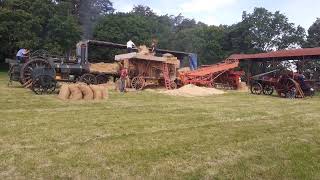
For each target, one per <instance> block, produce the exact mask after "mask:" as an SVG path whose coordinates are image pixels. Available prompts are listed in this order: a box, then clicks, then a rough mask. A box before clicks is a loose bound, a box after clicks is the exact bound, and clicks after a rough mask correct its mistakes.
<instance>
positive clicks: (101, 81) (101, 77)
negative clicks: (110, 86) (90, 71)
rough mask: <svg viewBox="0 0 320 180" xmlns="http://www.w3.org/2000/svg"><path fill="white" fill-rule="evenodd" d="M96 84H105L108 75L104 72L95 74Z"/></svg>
mask: <svg viewBox="0 0 320 180" xmlns="http://www.w3.org/2000/svg"><path fill="white" fill-rule="evenodd" d="M96 79H97V84H106V83H107V82H108V81H109V77H108V76H107V75H105V74H99V75H97V76H96Z"/></svg>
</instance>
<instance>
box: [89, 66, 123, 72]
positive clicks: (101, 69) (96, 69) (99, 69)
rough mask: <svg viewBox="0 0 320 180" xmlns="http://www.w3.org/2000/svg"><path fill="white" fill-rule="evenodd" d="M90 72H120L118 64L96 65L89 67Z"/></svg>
mask: <svg viewBox="0 0 320 180" xmlns="http://www.w3.org/2000/svg"><path fill="white" fill-rule="evenodd" d="M89 70H90V72H98V73H113V74H117V73H118V72H119V70H120V65H119V64H118V63H94V64H90V65H89Z"/></svg>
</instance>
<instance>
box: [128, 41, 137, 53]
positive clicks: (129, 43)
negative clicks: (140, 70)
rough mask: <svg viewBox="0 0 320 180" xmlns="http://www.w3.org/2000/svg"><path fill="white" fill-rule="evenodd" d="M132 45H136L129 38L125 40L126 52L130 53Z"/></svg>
mask: <svg viewBox="0 0 320 180" xmlns="http://www.w3.org/2000/svg"><path fill="white" fill-rule="evenodd" d="M134 47H136V45H135V44H134V43H133V42H132V41H131V39H130V40H129V41H128V42H127V51H128V53H132V51H133V48H134Z"/></svg>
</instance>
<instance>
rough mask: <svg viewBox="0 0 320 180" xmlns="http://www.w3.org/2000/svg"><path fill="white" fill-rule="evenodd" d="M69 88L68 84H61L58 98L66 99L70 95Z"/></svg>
mask: <svg viewBox="0 0 320 180" xmlns="http://www.w3.org/2000/svg"><path fill="white" fill-rule="evenodd" d="M70 94H71V92H70V89H69V85H68V84H63V85H62V86H61V88H60V92H59V95H58V99H60V100H63V101H66V100H68V99H69V97H70Z"/></svg>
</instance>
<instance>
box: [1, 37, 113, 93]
mask: <svg viewBox="0 0 320 180" xmlns="http://www.w3.org/2000/svg"><path fill="white" fill-rule="evenodd" d="M89 43H90V41H82V42H79V43H78V44H77V49H76V57H75V58H66V57H61V56H56V55H51V54H49V53H48V52H47V51H45V50H38V51H35V52H33V53H31V55H30V57H28V58H27V59H26V60H25V62H17V61H15V60H10V61H7V62H8V63H9V68H10V70H9V72H8V76H9V83H8V85H11V84H12V82H13V81H16V82H20V83H21V84H22V85H23V86H24V87H26V88H31V89H32V90H33V91H34V92H35V93H36V94H48V93H52V92H54V91H55V88H56V84H57V81H63V82H78V81H79V82H84V83H87V84H103V83H107V82H108V80H109V78H110V77H111V76H112V77H114V78H117V76H118V74H117V72H110V73H108V72H103V73H100V72H91V71H90V63H89V60H88V48H89Z"/></svg>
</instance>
